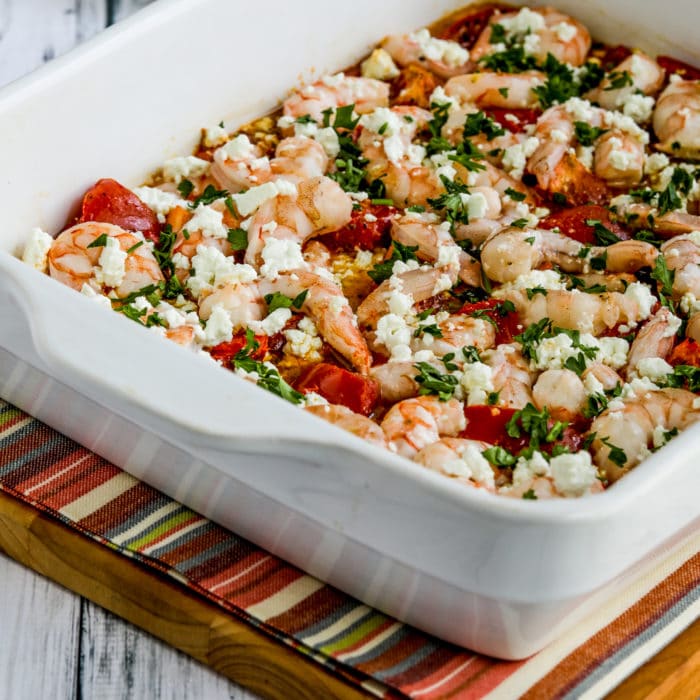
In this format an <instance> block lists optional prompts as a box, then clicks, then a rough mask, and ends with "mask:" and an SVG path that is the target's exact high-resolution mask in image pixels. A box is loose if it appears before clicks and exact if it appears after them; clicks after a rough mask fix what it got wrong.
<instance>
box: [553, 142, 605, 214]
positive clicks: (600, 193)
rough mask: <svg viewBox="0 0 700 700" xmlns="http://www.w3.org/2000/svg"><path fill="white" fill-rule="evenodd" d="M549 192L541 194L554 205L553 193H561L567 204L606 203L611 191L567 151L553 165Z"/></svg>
mask: <svg viewBox="0 0 700 700" xmlns="http://www.w3.org/2000/svg"><path fill="white" fill-rule="evenodd" d="M551 182H552V186H551V190H550V191H549V192H542V196H543V197H544V198H545V199H547V200H548V201H551V202H552V203H554V204H555V205H556V201H555V199H556V197H555V195H557V194H558V195H563V196H564V197H565V198H566V201H567V203H568V205H569V206H575V207H577V206H579V205H581V204H607V203H608V202H609V201H610V197H611V196H612V195H611V192H610V189H609V188H608V185H607V184H606V182H605V181H604V180H602V179H601V178H599V177H598V176H597V175H594V174H593V173H592V172H590V170H587V169H586V167H585V166H584V165H583V164H582V163H581V162H580V161H579V160H578V159H577V158H576V156H574V155H571V154H570V153H567V154H566V155H565V156H564V157H563V158H562V159H561V160H560V161H559V163H558V164H557V165H556V166H555V168H554V171H553V175H552V178H551Z"/></svg>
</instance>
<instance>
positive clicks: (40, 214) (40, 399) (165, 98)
mask: <svg viewBox="0 0 700 700" xmlns="http://www.w3.org/2000/svg"><path fill="white" fill-rule="evenodd" d="M459 4H461V3H460V2H459V0H456V1H455V0H439V1H438V0H435V1H434V2H431V3H425V2H421V0H413V1H411V2H408V1H407V0H384V1H383V2H382V3H376V2H374V0H354V2H352V3H348V2H345V1H341V0H336V1H333V2H331V1H330V0H305V2H304V3H303V6H302V5H300V4H298V3H290V2H288V1H286V0H268V2H267V3H266V5H265V11H264V13H263V12H262V11H261V10H260V6H259V5H257V6H255V5H251V4H250V3H244V2H233V1H232V0H172V1H167V0H161V1H160V2H157V3H155V4H154V5H153V6H151V7H149V8H148V9H147V10H145V11H143V12H141V13H139V14H138V16H136V17H135V18H133V19H132V20H130V21H127V22H125V23H123V24H122V25H119V26H118V27H116V28H114V29H110V30H108V31H107V32H106V33H105V34H104V35H103V36H101V37H100V38H98V39H97V40H95V41H93V42H91V43H90V44H89V45H87V46H85V47H83V48H80V49H78V50H76V51H74V52H72V53H71V54H70V55H69V56H67V57H65V58H62V59H59V60H57V61H56V62H55V63H54V64H52V65H51V66H49V67H47V68H44V69H42V70H40V71H38V72H37V73H35V74H34V75H32V76H30V77H28V78H26V79H24V80H22V81H20V82H18V83H15V84H13V85H11V86H10V87H8V88H6V89H5V90H4V91H3V92H2V93H0V153H1V154H2V176H1V177H2V187H1V188H0V197H1V198H2V211H3V227H2V230H1V232H0V248H1V249H2V250H1V251H0V395H2V396H3V397H4V398H6V399H8V400H10V401H12V402H14V403H16V404H18V405H19V406H21V407H22V408H24V409H25V410H27V411H29V412H31V413H33V414H34V415H36V416H38V417H40V418H41V419H42V420H44V421H46V422H47V423H49V424H50V425H52V426H54V427H56V428H58V429H59V430H61V431H63V432H65V433H67V434H69V435H71V436H72V437H74V438H75V439H77V440H78V441H80V442H81V443H83V444H85V445H86V446H88V447H90V448H92V449H94V450H95V451H97V452H99V453H101V454H102V455H104V456H105V457H107V458H108V459H110V460H112V461H114V462H115V463H117V464H118V465H120V466H123V467H124V468H125V469H127V470H128V471H130V472H131V473H133V474H134V475H136V476H137V477H139V478H142V479H144V480H146V481H148V482H149V483H151V484H153V485H154V486H156V487H157V488H159V489H161V490H163V491H165V492H166V493H168V494H170V495H171V496H173V497H175V498H178V499H180V500H181V501H184V502H185V503H186V504H188V505H190V506H192V507H194V508H195V509H197V510H199V511H201V512H202V513H204V514H205V515H207V516H209V517H211V518H213V519H214V520H216V521H218V522H220V523H221V524H223V525H225V526H227V527H229V528H231V529H232V530H234V531H236V532H238V533H240V534H241V535H243V536H245V537H248V538H250V539H251V540H253V541H255V542H257V543H258V544H260V545H262V546H263V547H265V548H267V549H269V550H271V551H273V552H274V553H276V554H278V555H280V556H282V557H284V558H286V559H288V560H289V561H291V562H293V563H295V564H297V565H299V566H300V567H302V568H304V569H305V570H307V571H309V572H310V573H312V574H314V575H316V576H319V577H321V578H323V579H324V580H327V581H329V582H331V583H333V584H334V585H336V586H338V587H339V588H341V589H343V590H345V591H348V592H349V593H351V594H353V595H355V596H357V597H358V598H360V599H362V600H364V601H365V602H367V603H369V604H372V605H375V606H377V607H379V608H381V609H383V610H385V611H387V612H389V613H390V614H392V615H395V616H398V617H399V618H401V619H403V620H406V621H408V622H410V623H413V624H415V625H417V626H419V627H421V628H423V629H425V630H427V631H429V632H432V633H434V634H436V635H438V636H440V637H443V638H445V639H448V640H451V641H453V642H456V643H458V644H462V645H465V646H468V647H470V648H472V649H476V650H478V651H482V652H485V653H488V654H493V655H496V656H502V657H506V658H521V657H524V656H526V655H529V654H531V653H533V652H535V651H537V650H538V649H540V648H541V647H542V646H544V645H545V644H546V643H547V642H548V641H550V640H551V639H552V638H554V637H555V636H556V635H557V634H559V633H560V632H561V631H562V630H563V629H564V628H565V627H567V626H568V625H571V624H572V623H573V622H574V621H575V619H576V618H577V617H578V616H580V615H582V614H583V613H584V612H585V610H586V605H585V603H586V602H588V604H589V605H590V604H592V603H591V601H594V600H595V599H596V596H593V593H594V592H596V591H599V590H600V589H601V587H602V586H604V585H605V584H608V583H610V582H611V581H615V580H619V578H620V576H621V575H623V574H624V572H626V571H629V570H630V568H631V567H632V566H633V565H635V564H637V563H638V562H640V561H641V560H643V559H644V558H645V557H646V556H647V555H648V554H649V553H650V552H651V551H652V550H654V549H656V548H658V547H661V546H668V545H669V543H670V542H671V541H672V540H673V538H674V537H676V536H677V534H678V533H679V532H680V531H681V530H682V529H683V528H685V527H688V526H693V522H694V521H695V520H696V518H697V516H698V506H697V493H698V491H699V490H700V468H699V467H700V464H699V463H700V426H697V427H696V428H694V429H691V430H689V431H687V433H685V434H683V435H681V436H680V437H678V438H677V439H675V440H673V442H672V443H671V444H670V445H669V446H667V447H665V448H664V449H663V450H661V451H660V452H659V453H656V454H655V455H654V456H652V457H651V458H650V459H649V460H647V461H646V462H645V463H644V464H643V465H642V466H640V467H639V468H638V469H636V470H635V471H634V472H633V473H632V474H630V475H629V476H627V477H626V478H625V479H623V480H622V482H620V483H619V484H617V485H615V486H614V487H613V488H612V489H610V490H609V491H608V492H606V493H604V494H602V495H599V496H595V497H590V498H586V499H582V500H577V501H552V502H543V501H539V502H530V501H514V500H513V501H512V500H507V499H503V498H500V499H499V498H496V497H492V496H489V495H487V494H483V493H481V492H479V491H476V490H470V489H467V488H464V487H461V486H460V485H457V484H453V483H451V482H450V481H449V480H447V479H445V478H443V477H441V476H439V475H436V474H434V473H432V472H429V471H427V470H425V469H423V468H421V467H418V466H416V465H414V464H412V463H409V462H408V461H404V460H403V459H401V458H399V457H396V456H393V455H391V454H389V453H388V452H384V451H381V450H379V449H377V448H374V447H373V446H371V445H369V444H366V443H364V442H362V441H360V440H359V439H356V438H355V437H353V436H352V435H349V434H346V433H343V432H341V431H339V430H337V429H336V428H334V427H332V426H330V425H327V424H325V423H323V422H321V421H319V420H318V419H316V418H314V417H312V416H310V415H306V414H305V413H303V412H302V411H300V410H298V409H297V408H295V407H293V406H291V405H289V404H287V403H285V402H284V401H282V400H281V399H278V398H276V397H274V396H272V395H270V394H267V393H266V392H264V391H262V390H259V389H257V388H256V387H254V386H252V385H250V384H248V383H246V382H244V381H243V380H240V379H239V378H238V377H236V376H234V375H233V374H232V373H230V372H228V371H226V370H224V369H221V368H219V367H217V366H215V365H214V364H213V363H210V362H205V361H202V360H199V359H198V358H196V357H193V356H192V355H191V354H190V353H189V352H187V351H185V350H182V349H181V348H179V347H177V346H175V345H174V344H172V343H166V342H163V341H162V340H161V339H159V338H157V337H156V336H155V335H153V334H151V333H149V332H148V331H146V330H145V329H143V328H140V327H138V326H137V325H136V324H134V323H132V322H130V321H128V320H126V319H125V318H123V317H120V316H119V315H118V314H108V313H105V312H104V310H103V309H101V308H99V307H98V306H97V305H95V304H93V303H91V302H90V301H89V300H87V299H85V298H83V297H81V296H80V295H79V294H76V293H75V292H73V291H71V290H70V289H68V288H66V287H63V286H61V285H59V284H58V283H56V282H55V281H53V280H51V279H49V278H48V277H45V276H42V275H40V274H38V273H37V272H35V271H34V270H32V269H29V268H28V267H25V266H24V265H23V264H22V263H20V262H19V261H18V260H16V259H15V258H14V257H13V256H12V253H15V252H16V251H17V250H18V247H19V245H20V242H21V241H22V240H23V239H24V237H25V236H26V235H27V233H28V231H29V229H30V228H31V227H32V226H34V225H40V226H43V227H44V228H45V229H46V230H49V231H57V230H59V229H60V228H61V226H62V225H63V224H64V222H65V221H66V218H67V213H68V211H69V209H70V207H71V206H72V205H74V204H75V203H76V202H77V201H78V198H79V197H80V195H81V194H82V193H83V192H84V190H85V189H86V188H87V187H88V186H89V185H91V184H92V183H93V182H94V181H95V180H96V179H98V178H100V177H114V178H117V179H119V180H122V181H123V182H125V183H127V184H130V185H136V184H138V183H139V182H140V181H141V179H142V178H144V177H145V176H146V175H147V174H148V173H149V171H151V170H152V169H154V168H156V167H157V166H158V165H159V164H160V163H161V162H162V161H163V159H165V158H167V157H170V156H173V155H175V154H181V153H184V152H187V151H188V150H189V149H190V148H191V147H192V146H193V145H194V142H195V139H196V136H197V134H198V129H199V127H201V126H206V125H211V124H215V123H217V122H218V121H219V120H220V119H221V118H222V117H225V118H226V119H227V121H228V122H229V123H230V124H236V123H241V122H243V121H245V120H247V119H249V118H252V117H254V116H256V115H259V114H261V113H264V112H265V111H267V110H268V109H270V108H271V107H273V106H274V105H275V104H276V103H277V102H278V101H279V100H280V99H281V98H282V97H283V96H284V94H285V92H286V91H287V90H288V88H289V87H290V86H291V85H293V84H295V83H296V82H297V81H298V80H299V78H300V76H301V75H309V69H311V68H315V69H316V73H317V74H318V73H323V72H326V71H329V70H337V69H340V68H342V67H344V66H346V65H349V64H351V63H353V62H354V61H355V60H356V59H358V58H359V57H360V56H361V55H362V54H363V53H365V52H366V50H367V48H368V47H369V46H370V45H371V44H372V43H374V42H375V41H377V40H378V39H379V38H381V37H382V35H384V34H386V33H388V32H390V31H400V30H408V29H413V28H416V27H419V26H421V25H423V24H425V23H427V22H429V21H431V20H434V19H435V18H436V17H437V16H439V15H440V14H441V13H443V12H446V11H448V10H451V9H454V8H455V7H456V6H458V5H459ZM558 6H559V7H561V8H562V9H564V10H565V11H566V10H568V11H570V12H572V13H574V14H576V15H577V16H578V17H579V18H580V19H581V20H583V21H584V22H585V23H587V24H588V26H589V27H590V28H591V29H592V31H593V32H594V34H595V35H596V36H597V37H599V38H603V39H608V40H611V41H624V42H625V43H628V44H629V43H636V44H639V45H643V46H645V47H646V48H649V49H650V50H664V51H667V52H672V53H674V54H675V55H677V56H678V57H679V58H692V55H693V54H694V55H695V56H696V57H697V56H699V55H700V39H698V37H697V35H696V34H695V32H694V31H693V27H694V26H695V24H696V22H694V21H692V20H693V19H698V18H700V17H698V10H697V7H696V5H695V3H694V2H693V1H692V0H676V1H675V2H666V3H663V4H661V3H638V2H634V0H618V1H617V2H611V1H609V0H591V1H589V2H588V3H586V4H585V5H584V4H582V3H579V2H576V0H562V1H560V2H558ZM302 7H303V10H302ZM263 15H264V16H263ZM644 27H653V31H651V32H646V33H645V32H644V30H643V28H644ZM598 595H600V593H598Z"/></svg>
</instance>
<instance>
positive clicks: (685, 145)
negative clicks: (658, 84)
mask: <svg viewBox="0 0 700 700" xmlns="http://www.w3.org/2000/svg"><path fill="white" fill-rule="evenodd" d="M652 124H653V127H654V132H655V133H656V135H657V137H658V139H659V143H658V144H656V148H657V149H658V150H660V151H664V152H665V153H671V154H672V155H673V156H674V157H677V158H693V159H697V158H700V80H676V79H672V80H671V82H670V83H669V85H668V87H667V88H666V89H665V90H664V91H663V92H662V93H661V95H660V96H659V99H658V100H657V102H656V109H655V110H654V116H653V119H652Z"/></svg>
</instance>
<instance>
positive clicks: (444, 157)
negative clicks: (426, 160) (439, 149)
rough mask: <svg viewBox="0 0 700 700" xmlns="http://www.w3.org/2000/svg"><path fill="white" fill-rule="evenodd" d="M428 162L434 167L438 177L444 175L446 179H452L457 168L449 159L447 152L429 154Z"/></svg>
mask: <svg viewBox="0 0 700 700" xmlns="http://www.w3.org/2000/svg"><path fill="white" fill-rule="evenodd" d="M430 164H431V165H432V166H433V168H435V174H436V175H437V176H438V177H439V176H442V175H444V176H445V177H446V178H447V179H448V180H454V179H455V175H456V174H457V170H456V169H455V167H454V161H451V160H450V159H449V156H448V154H447V153H435V154H434V155H432V156H430Z"/></svg>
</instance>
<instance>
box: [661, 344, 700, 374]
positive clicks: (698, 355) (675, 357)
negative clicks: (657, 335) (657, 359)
mask: <svg viewBox="0 0 700 700" xmlns="http://www.w3.org/2000/svg"><path fill="white" fill-rule="evenodd" d="M668 363H669V364H670V365H673V366H674V367H675V366H676V365H692V366H693V367H700V343H697V342H695V341H694V340H693V339H692V338H686V339H685V340H682V341H681V342H680V343H678V345H676V347H675V348H673V350H672V351H671V354H670V355H669V358H668Z"/></svg>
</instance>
